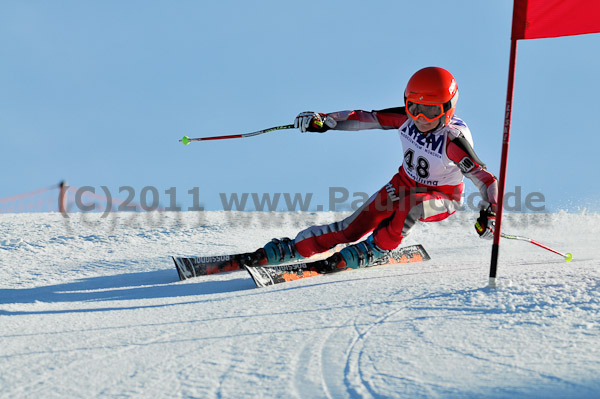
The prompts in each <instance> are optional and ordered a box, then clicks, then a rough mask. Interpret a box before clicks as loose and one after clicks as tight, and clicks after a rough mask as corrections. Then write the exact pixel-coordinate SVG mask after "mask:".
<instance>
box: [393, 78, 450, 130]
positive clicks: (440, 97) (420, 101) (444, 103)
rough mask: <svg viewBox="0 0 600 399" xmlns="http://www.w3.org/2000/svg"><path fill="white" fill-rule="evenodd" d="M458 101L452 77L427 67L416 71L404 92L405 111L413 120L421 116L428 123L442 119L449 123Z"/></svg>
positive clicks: (445, 123)
mask: <svg viewBox="0 0 600 399" xmlns="http://www.w3.org/2000/svg"><path fill="white" fill-rule="evenodd" d="M457 101H458V86H457V85H456V79H454V76H452V74H451V73H450V72H448V71H447V70H445V69H444V68H439V67H427V68H423V69H421V70H419V71H417V72H416V73H415V74H414V75H413V76H412V77H411V78H410V79H409V81H408V84H407V85H406V90H405V91H404V104H405V106H406V111H407V112H408V114H409V115H410V116H411V117H412V118H413V119H417V117H418V116H420V115H421V116H423V117H424V118H425V119H426V120H428V121H429V122H431V121H434V120H436V119H439V118H441V117H442V116H445V117H444V125H447V124H448V123H450V120H451V119H452V116H454V110H455V109H456V103H457Z"/></svg>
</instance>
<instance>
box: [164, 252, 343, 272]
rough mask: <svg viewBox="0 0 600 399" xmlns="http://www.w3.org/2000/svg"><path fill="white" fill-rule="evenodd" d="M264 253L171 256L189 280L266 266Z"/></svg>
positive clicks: (315, 258) (317, 256)
mask: <svg viewBox="0 0 600 399" xmlns="http://www.w3.org/2000/svg"><path fill="white" fill-rule="evenodd" d="M344 246H345V244H340V245H338V246H337V247H335V248H334V249H332V250H330V251H328V252H325V253H323V254H319V255H315V256H314V257H311V258H310V259H309V261H313V260H317V259H323V258H325V257H327V256H329V255H331V254H333V253H335V252H336V251H339V250H341V249H342V248H343V247H344ZM263 255H264V254H263V253H260V252H248V253H243V254H234V255H215V256H188V257H186V256H172V257H171V258H172V259H173V262H174V263H175V269H176V270H177V274H178V275H179V280H187V279H188V278H192V277H199V276H207V275H209V274H217V273H225V272H232V271H236V270H243V266H266V265H267V259H266V258H265V257H264V256H263ZM306 261H307V259H304V258H303V259H301V260H298V261H296V262H290V263H288V264H293V263H298V262H306Z"/></svg>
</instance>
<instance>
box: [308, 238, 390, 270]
mask: <svg viewBox="0 0 600 399" xmlns="http://www.w3.org/2000/svg"><path fill="white" fill-rule="evenodd" d="M388 252H389V251H388V250H385V249H381V248H379V247H378V246H377V245H376V244H375V243H374V242H373V236H372V235H371V236H369V238H367V239H366V240H365V241H361V242H359V243H357V244H354V245H349V246H347V247H346V248H344V249H342V250H341V251H340V252H337V253H335V254H333V255H332V256H330V257H329V258H327V259H325V260H323V261H321V262H320V264H319V271H320V272H321V273H331V272H336V271H340V270H345V269H358V268H361V267H368V266H372V265H374V264H375V261H376V260H377V259H380V258H382V257H384V256H385V255H386V254H387V253H388Z"/></svg>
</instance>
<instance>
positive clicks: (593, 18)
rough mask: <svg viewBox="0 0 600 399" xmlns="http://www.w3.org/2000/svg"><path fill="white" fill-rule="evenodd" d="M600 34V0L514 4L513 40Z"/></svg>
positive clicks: (522, 0)
mask: <svg viewBox="0 0 600 399" xmlns="http://www.w3.org/2000/svg"><path fill="white" fill-rule="evenodd" d="M598 32H600V0H515V3H514V8H513V26H512V39H513V40H520V39H541V38H544V37H558V36H571V35H581V34H584V33H598Z"/></svg>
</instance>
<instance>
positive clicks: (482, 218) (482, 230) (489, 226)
mask: <svg viewBox="0 0 600 399" xmlns="http://www.w3.org/2000/svg"><path fill="white" fill-rule="evenodd" d="M495 227H496V213H495V212H494V211H492V207H491V206H490V207H488V208H487V209H485V210H483V209H482V210H481V211H480V212H479V217H478V218H477V222H475V230H476V231H477V234H479V237H481V238H485V239H487V240H491V239H492V238H494V228H495Z"/></svg>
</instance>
